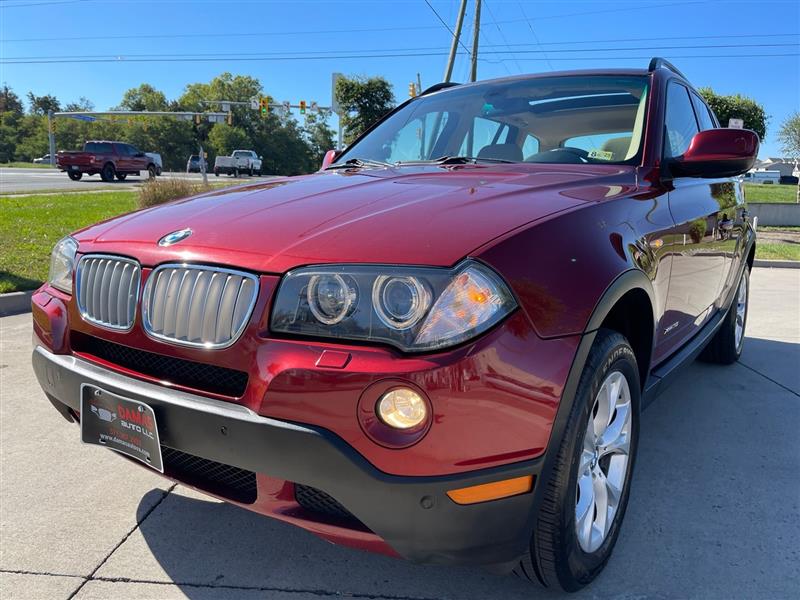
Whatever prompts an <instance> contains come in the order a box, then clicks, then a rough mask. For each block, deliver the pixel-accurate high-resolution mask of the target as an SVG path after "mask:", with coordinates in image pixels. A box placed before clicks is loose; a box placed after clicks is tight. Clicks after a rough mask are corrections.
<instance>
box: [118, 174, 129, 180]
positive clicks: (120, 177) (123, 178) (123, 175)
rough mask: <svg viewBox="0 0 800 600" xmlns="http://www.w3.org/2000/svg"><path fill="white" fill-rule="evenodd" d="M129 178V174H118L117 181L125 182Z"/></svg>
mask: <svg viewBox="0 0 800 600" xmlns="http://www.w3.org/2000/svg"><path fill="white" fill-rule="evenodd" d="M127 176H128V174H127V173H117V179H118V180H119V181H125V178H126V177H127Z"/></svg>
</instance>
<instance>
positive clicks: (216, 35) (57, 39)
mask: <svg viewBox="0 0 800 600" xmlns="http://www.w3.org/2000/svg"><path fill="white" fill-rule="evenodd" d="M62 1H78V0H62ZM83 1H87V0H83ZM426 2H427V0H426ZM699 3H701V2H699V0H692V1H690V2H666V3H661V4H645V5H642V6H629V7H626V8H610V9H604V10H593V11H586V12H578V13H568V14H560V15H543V16H540V17H537V19H538V20H543V19H560V18H573V17H578V16H584V15H594V14H600V13H611V12H620V11H626V12H629V11H634V10H645V9H652V8H665V7H672V6H682V5H690V4H699ZM434 12H435V11H434ZM437 16H438V13H437ZM439 20H440V21H442V19H441V17H439ZM442 22H443V23H444V21H442ZM524 22H527V19H508V20H504V21H498V22H497V24H499V25H506V24H511V23H524ZM444 24H445V26H446V27H448V30H450V28H449V26H447V24H446V23H444ZM438 28H439V26H438V25H411V26H404V27H397V26H390V27H369V28H359V29H318V30H306V31H262V32H253V33H247V32H227V33H217V32H210V33H163V34H159V33H155V34H132V35H105V36H63V37H46V38H45V37H40V38H8V39H5V40H0V42H17V43H21V42H66V41H79V40H130V39H176V38H204V39H205V38H224V37H266V36H286V35H318V34H339V33H371V32H381V31H417V30H422V29H438ZM706 37H708V36H706Z"/></svg>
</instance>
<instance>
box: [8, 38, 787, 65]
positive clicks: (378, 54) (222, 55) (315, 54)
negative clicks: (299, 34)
mask: <svg viewBox="0 0 800 600" xmlns="http://www.w3.org/2000/svg"><path fill="white" fill-rule="evenodd" d="M484 46H488V47H492V48H502V47H503V46H508V44H491V45H490V44H484ZM798 46H800V43H798V42H794V43H792V42H786V43H776V44H760V43H759V44H702V45H681V46H650V45H648V46H631V47H628V48H558V49H550V50H543V49H541V48H539V49H517V50H511V49H508V50H502V49H500V50H484V51H483V52H482V53H481V54H543V55H545V56H547V55H548V53H549V54H553V53H555V54H558V53H563V54H576V53H587V52H588V53H595V52H628V51H644V50H647V51H660V50H706V49H712V50H719V49H723V48H737V49H739V48H793V47H798ZM437 50H438V51H437ZM446 50H447V49H446V48H438V47H422V48H377V49H372V50H345V51H340V52H355V53H358V54H357V55H354V56H348V55H343V54H338V55H337V56H342V57H343V58H356V57H358V58H370V57H372V56H374V57H375V58H383V57H385V56H387V55H388V54H387V53H393V52H397V54H391V56H439V55H440V54H441V53H442V52H445V51H446ZM372 53H375V54H374V55H373V54H372ZM238 57H242V58H245V59H250V60H254V59H264V60H283V59H286V60H302V59H308V60H313V59H318V58H328V57H329V53H328V52H325V51H312V52H293V53H291V54H287V53H285V52H280V51H276V52H210V53H197V52H190V53H169V54H167V53H161V52H159V53H154V54H76V55H64V54H58V55H50V56H6V57H4V58H3V59H2V62H5V63H6V64H24V63H23V61H27V60H31V61H45V60H53V61H62V62H73V60H74V59H87V60H89V59H105V60H107V61H109V62H111V61H115V62H126V61H127V62H137V61H138V62H146V61H144V60H139V59H153V60H156V59H158V60H168V59H213V60H223V59H226V58H238ZM512 60H513V58H512ZM77 62H80V60H78V61H77Z"/></svg>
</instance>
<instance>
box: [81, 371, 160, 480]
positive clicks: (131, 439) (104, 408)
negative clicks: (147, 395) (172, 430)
mask: <svg viewBox="0 0 800 600" xmlns="http://www.w3.org/2000/svg"><path fill="white" fill-rule="evenodd" d="M81 441H82V442H84V443H85V444H95V445H97V446H105V447H106V448H111V449H112V450H116V451H117V452H120V453H122V454H125V455H126V456H130V457H131V458H135V459H136V460H138V461H141V462H143V463H144V464H146V465H147V466H148V467H152V468H154V469H155V470H156V471H159V472H161V473H163V472H164V466H163V463H162V461H161V444H160V443H159V440H158V427H157V425H156V415H155V413H154V412H153V409H152V408H151V407H149V406H148V405H147V404H145V403H144V402H139V401H138V400H131V399H130V398H123V397H122V396H118V395H117V394H114V393H112V392H108V391H106V390H102V389H100V388H98V387H95V386H93V385H88V384H83V385H82V386H81Z"/></svg>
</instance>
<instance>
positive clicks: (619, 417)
mask: <svg viewBox="0 0 800 600" xmlns="http://www.w3.org/2000/svg"><path fill="white" fill-rule="evenodd" d="M639 400H640V386H639V370H638V367H637V365H636V358H635V356H634V354H633V350H632V349H631V347H630V345H629V344H628V341H627V340H626V339H625V337H623V336H622V335H621V334H619V333H617V332H615V331H610V330H607V329H601V330H599V331H598V333H597V338H596V339H595V342H594V344H593V345H592V349H591V350H590V352H589V357H588V359H587V361H586V365H585V366H584V370H583V374H582V375H581V379H580V383H579V384H578V390H577V392H576V396H575V401H574V403H573V406H572V409H571V412H570V415H569V418H568V421H567V425H566V428H565V431H564V435H563V438H562V440H561V444H560V446H559V447H558V448H557V449H554V451H557V455H556V457H555V459H554V460H555V464H554V465H553V471H552V472H551V474H550V477H549V480H547V481H542V482H541V483H540V484H539V485H545V486H546V488H545V489H544V490H543V492H542V493H543V499H542V504H541V506H540V508H539V512H538V514H537V516H536V525H535V528H534V531H533V536H532V539H531V545H530V551H529V553H528V554H526V555H525V556H524V557H523V559H522V561H521V562H520V564H519V566H518V567H517V569H516V571H515V572H516V573H517V574H518V575H519V576H521V577H523V578H527V579H530V580H531V581H534V580H538V581H540V582H541V583H543V584H544V585H545V586H558V587H561V588H563V589H564V590H567V591H575V590H578V589H580V588H582V587H583V586H585V585H586V584H588V583H590V582H591V581H592V580H593V579H594V578H595V577H597V575H598V574H600V572H601V571H602V570H603V568H604V567H605V565H606V563H607V562H608V560H609V558H610V557H611V552H612V551H613V549H614V545H615V544H616V542H617V536H618V535H619V530H620V525H621V524H622V520H623V517H624V515H625V508H626V507H627V504H628V497H629V494H630V480H631V475H632V473H633V463H634V459H635V457H636V447H637V443H638V437H639Z"/></svg>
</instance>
